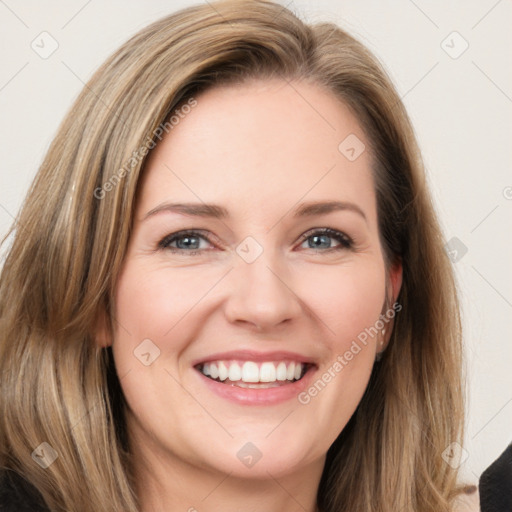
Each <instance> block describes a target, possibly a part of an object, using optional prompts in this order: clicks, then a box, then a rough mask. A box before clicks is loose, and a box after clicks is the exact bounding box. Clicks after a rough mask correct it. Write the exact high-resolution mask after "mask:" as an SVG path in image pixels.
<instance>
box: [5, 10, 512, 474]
mask: <svg viewBox="0 0 512 512" xmlns="http://www.w3.org/2000/svg"><path fill="white" fill-rule="evenodd" d="M192 3H195V2H191V1H172V2H171V1H163V0H151V1H145V2H143V1H140V0H139V1H135V0H131V1H127V0H115V1H109V2H105V1H100V0H89V1H86V0H72V1H69V0H67V1H64V0H60V1H58V0H52V1H46V2H40V1H36V0H0V26H1V30H0V41H1V46H0V48H1V66H0V112H1V117H0V145H1V146H0V150H1V153H0V154H1V156H2V160H1V166H0V234H1V235H3V234H4V233H6V231H7V229H8V227H9V226H10V224H11V223H12V221H13V218H14V217H15V215H16V212H17V211H18V209H19V207H20V205H21V202H22V199H23V197H24V195H25V193H26V192H27V190H28V187H29V185H30V183H31V181H32V179H33V177H34V175H35V173H36V170H37V167H38V165H39V164H40V162H41V160H42V157H43V155H44V153H45V151H46V150H47V149H48V145H49V143H50V141H51V139H52V137H53V136H54V134H55V132H56V130H57V127H58V125H59V123H60V121H61V119H62V118H63V116H64V114H65V113H66V111H67V109H68V108H69V106H70V104H71V102H72V100H73V99H74V98H75V97H76V96H77V94H78V93H79V91H80V90H81V88H82V87H83V85H84V83H85V82H86V81H87V80H88V79H89V77H90V76H91V74H92V73H93V71H94V70H95V69H96V68H97V67H98V66H99V65H100V64H101V63H102V62H103V60H104V59H105V58H106V57H107V56H108V55H109V54H110V53H111V52H113V51H114V50H115V49H117V47H118V46H119V45H121V44H122V43H123V42H124V41H125V40H126V39H127V38H128V37H129V36H131V35H132V34H134V33H135V32H136V31H138V30H139V29H141V28H142V27H144V26H145V25H147V24H148V23H150V22H152V21H154V20H156V19H157V18H160V17H162V16H164V15H166V14H169V13H171V12H173V11H175V10H177V9H179V8H181V7H185V6H187V5H190V4H192ZM281 3H282V4H283V5H287V6H288V7H289V8H291V9H292V10H293V11H295V12H298V13H299V14H300V15H301V16H302V17H303V18H304V19H305V20H306V21H309V22H314V21H324V20H328V21H333V22H335V23H338V24H339V25H341V26H342V27H344V28H345V29H347V30H348V31H349V32H351V33H352V34H353V35H355V36H356V37H358V38H359V39H360V40H362V41H363V42H364V43H365V44H366V45H367V46H368V47H369V48H370V49H371V50H372V51H373V52H374V53H375V54H376V55H377V56H378V57H379V58H380V59H381V60H382V61H383V63H384V65H385V67H386V69H387V70H388V72H389V73H390V74H391V77H392V79H393V80H394V83H395V84H396V87H397V88H398V91H399V93H400V94H401V96H402V98H403V100H404V102H405V105H406V107H407V109H408V111H409V114H410V116H411V118H412V121H413V123H414V126H415V129H416V132H417V136H418V139H419V142H420V146H421V148H422V151H423V155H424V159H425V162H426V166H427V172H428V177H429V181H430V183H431V187H432V191H433V194H434V198H435V202H436V206H437V209H438V212H439V214H440V218H441V222H442V225H443V228H444V231H445V235H446V238H447V240H449V239H452V238H453V237H457V239H459V240H460V243H462V244H464V246H465V247H466V248H467V253H466V254H463V255H462V252H459V253H458V255H457V256H455V254H454V253H452V254H453V256H454V258H455V257H456V258H457V259H458V261H457V262H456V263H455V269H456V274H457V277H458V280H459V286H460V291H461V295H462V300H463V308H464V311H463V314H464V328H465V344H466V353H467V369H468V380H469V386H468V420H467V436H466V437H467V440H466V449H467V454H466V453H465V452H464V453H462V459H461V461H463V462H462V469H463V473H464V475H465V476H466V478H468V479H469V480H470V481H476V479H477V478H478V476H479V475H480V474H481V472H482V471H483V469H484V468H485V467H486V466H487V465H488V464H489V463H491V462H492V461H493V460H494V459H495V458H496V457H497V456H498V455H499V454H500V453H501V451H502V450H503V449H504V448H505V447H506V445H507V444H508V443H510V442H511V441H512V368H511V366H512V365H511V363H512V343H511V331H512V322H511V319H512V272H511V262H512V241H511V234H512V229H511V228H512V173H511V163H512V151H511V146H512V65H511V64H512V62H511V53H512V52H511V50H512V30H511V27H512V4H511V2H510V1H509V0H500V1H496V0H482V1H475V0H473V1H462V0H459V1H457V2H455V1H451V2H448V1H446V0H444V1H442V0H436V1H426V0H415V1H413V0H396V1H393V2H390V1H386V2H382V1H381V2H379V1H377V0H364V1H361V0H346V1H335V0H330V1H329V0H322V1H318V2H313V1H311V0H310V1H299V0H292V1H291V2H289V3H288V1H287V0H281ZM44 31H47V32H48V33H49V34H50V35H51V37H50V36H45V35H43V36H41V35H40V34H41V33H42V32H44ZM454 31H456V32H458V33H459V34H460V36H461V37H459V36H457V35H456V34H455V35H454V34H453V32H454ZM51 38H53V39H54V40H55V41H56V42H57V44H58V48H57V49H56V51H55V52H54V53H53V54H52V55H50V56H46V55H43V56H45V57H47V58H42V57H41V56H40V55H39V54H38V53H37V52H36V51H35V50H34V49H33V48H32V47H31V45H33V46H34V47H36V48H39V49H38V51H39V52H40V53H44V52H48V51H49V50H50V49H51V44H54V43H52V39H51ZM443 41H444V42H443ZM466 44H468V45H469V46H468V48H467V50H466V51H464V53H461V51H462V50H463V49H464V47H465V45H466ZM460 53H461V54H460ZM450 54H451V55H450ZM459 54H460V55H459ZM454 57H456V58H454ZM454 243H456V242H452V244H454ZM459 246H460V244H459ZM453 247H455V246H453ZM461 255H462V257H461ZM440 455H441V454H440Z"/></svg>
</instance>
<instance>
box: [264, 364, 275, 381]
mask: <svg viewBox="0 0 512 512" xmlns="http://www.w3.org/2000/svg"><path fill="white" fill-rule="evenodd" d="M275 380H276V367H275V366H274V363H263V364H262V365H261V368H260V382H275Z"/></svg>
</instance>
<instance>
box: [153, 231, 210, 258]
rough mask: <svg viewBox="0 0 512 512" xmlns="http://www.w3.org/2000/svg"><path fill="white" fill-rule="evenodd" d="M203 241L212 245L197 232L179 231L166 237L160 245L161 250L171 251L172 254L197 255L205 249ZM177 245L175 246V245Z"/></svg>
mask: <svg viewBox="0 0 512 512" xmlns="http://www.w3.org/2000/svg"><path fill="white" fill-rule="evenodd" d="M201 241H206V242H207V243H208V244H210V240H209V239H208V238H207V237H206V236H204V235H202V234H200V233H199V232H197V231H179V232H178V233H173V234H171V235H168V236H166V237H165V238H164V239H163V240H161V241H160V242H159V244H158V247H159V248H160V249H169V250H170V251H171V252H190V253H191V254H196V253H197V252H201V251H203V250H204V249H205V247H204V246H203V247H201ZM173 244H175V245H173Z"/></svg>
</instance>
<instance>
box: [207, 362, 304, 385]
mask: <svg viewBox="0 0 512 512" xmlns="http://www.w3.org/2000/svg"><path fill="white" fill-rule="evenodd" d="M304 366H305V365H304V364H302V363H299V362H287V363H286V362H284V361H280V362H265V363H260V364H258V363H255V362H253V361H245V362H243V363H241V362H240V363H239V362H237V361H215V362H213V361H210V362H208V363H204V364H203V365H202V366H201V367H200V370H201V372H202V373H203V374H204V375H208V376H210V377H211V378H212V379H217V378H218V379H219V380H221V381H223V380H226V379H229V380H231V381H239V380H241V381H243V382H275V381H284V380H294V379H300V377H301V375H302V370H303V369H304Z"/></svg>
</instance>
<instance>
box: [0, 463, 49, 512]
mask: <svg viewBox="0 0 512 512" xmlns="http://www.w3.org/2000/svg"><path fill="white" fill-rule="evenodd" d="M0 512H49V509H48V508H47V507H46V506H45V504H44V500H43V499H42V497H41V495H40V494H39V492H38V491H37V489H36V488H35V487H34V486H33V485H31V484H29V483H28V482H27V481H26V480H25V479H23V478H22V477H21V476H20V475H18V474H17V473H15V472H14V471H1V472H0Z"/></svg>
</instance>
